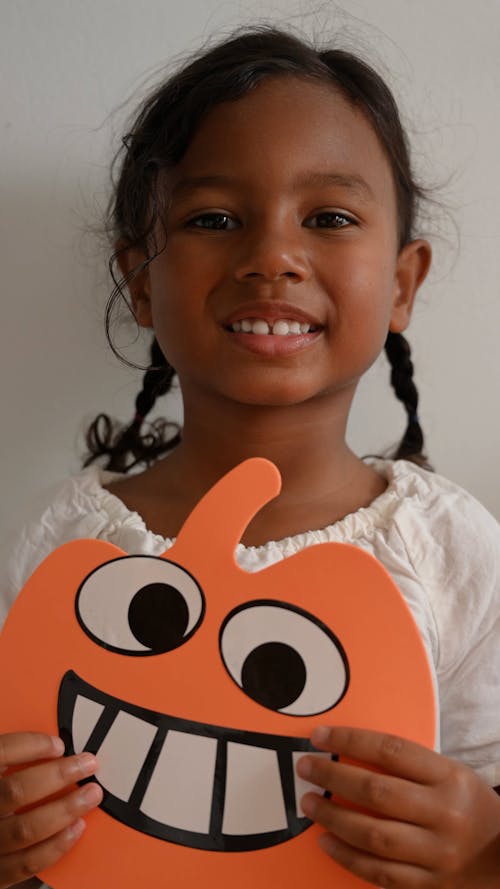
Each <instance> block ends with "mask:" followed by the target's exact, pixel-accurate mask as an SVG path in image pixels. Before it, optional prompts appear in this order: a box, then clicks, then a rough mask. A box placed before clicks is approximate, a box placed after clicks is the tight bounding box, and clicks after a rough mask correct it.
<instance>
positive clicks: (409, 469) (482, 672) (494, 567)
mask: <svg viewBox="0 0 500 889" xmlns="http://www.w3.org/2000/svg"><path fill="white" fill-rule="evenodd" d="M373 466H374V468H375V469H376V470H377V471H378V472H379V473H380V474H381V475H383V476H384V477H385V478H386V479H387V483H388V486H387V488H386V490H385V491H384V493H383V494H381V495H380V496H379V497H377V498H376V500H374V501H373V503H371V504H370V506H368V507H365V508H362V509H360V510H358V511H357V512H355V513H352V514H350V515H347V516H346V517H345V518H343V519H342V520H341V521H338V522H335V524H333V525H329V526H328V527H326V528H322V529H320V530H316V531H308V532H306V533H303V534H297V535H295V536H293V537H286V538H284V539H283V540H278V541H270V542H268V543H266V544H264V545H262V546H256V547H253V546H251V547H244V546H243V545H242V544H240V545H239V546H238V549H237V559H238V562H239V564H240V565H241V567H242V568H244V569H246V570H247V571H258V570H260V569H262V568H265V567H267V566H268V565H271V564H272V563H274V562H277V561H279V560H281V559H285V558H287V557H288V556H291V555H293V554H294V553H296V552H298V551H299V550H301V549H303V548H304V547H306V546H312V545H313V544H316V543H324V542H327V541H337V542H347V543H351V544H354V545H355V546H359V547H361V548H363V549H365V550H367V551H368V552H370V553H371V554H372V555H374V556H375V557H376V558H377V559H378V560H379V561H380V562H382V564H383V565H384V566H385V567H386V569H387V570H388V571H389V572H390V574H391V575H392V577H393V579H394V581H395V582H396V584H397V585H398V587H399V589H400V590H401V592H402V594H403V596H404V597H405V599H406V601H407V602H408V605H409V607H410V608H411V611H412V613H413V616H414V618H415V620H416V622H417V625H418V627H419V629H420V632H421V634H422V638H423V641H424V644H425V647H426V650H427V652H428V655H429V660H430V663H431V668H432V669H433V671H434V680H435V683H436V689H437V695H438V707H439V717H440V720H439V721H440V735H441V750H442V752H443V753H444V754H446V755H447V756H451V757H453V758H455V759H459V760H462V761H463V762H465V763H467V764H468V765H469V766H470V767H471V768H473V769H474V770H475V771H476V772H478V773H479V774H480V775H481V776H482V777H483V778H484V780H485V781H487V782H488V783H489V784H491V785H492V786H495V785H500V525H499V524H498V523H497V522H496V520H495V519H494V518H493V517H492V516H491V515H490V514H489V513H488V512H487V511H486V510H485V509H484V507H482V506H481V504H480V503H478V502H477V500H475V499H474V498H473V497H472V496H471V495H470V494H468V493H467V492H466V491H464V490H463V489H462V488H460V487H458V486H457V485H455V484H453V483H452V482H449V481H447V480H446V479H444V478H442V477H441V476H439V475H435V474H434V473H430V472H427V471H425V470H423V469H420V468H418V467H417V466H415V465H414V464H412V463H408V462H406V461H404V460H398V461H395V462H393V461H391V460H380V461H375V462H374V463H373ZM117 477H118V476H117V475H116V474H112V473H109V472H106V471H104V470H102V469H99V468H98V467H96V466H92V467H89V468H88V469H86V470H84V471H83V472H81V473H79V474H78V475H76V476H74V477H72V478H69V479H67V480H65V481H63V482H62V483H60V484H58V485H57V486H56V487H55V488H53V489H52V491H51V493H50V498H49V499H48V500H47V502H45V503H44V504H43V505H40V506H39V507H38V509H36V510H34V511H33V516H32V519H31V521H29V523H28V524H27V525H26V527H25V528H24V530H23V532H22V533H21V535H20V537H19V539H18V541H17V544H16V546H15V547H14V550H13V552H12V556H11V558H10V561H9V565H8V566H7V572H6V573H7V578H6V580H5V582H4V585H3V587H1V588H0V626H1V625H2V623H3V621H4V619H5V616H6V614H7V611H8V609H9V607H10V605H11V604H12V602H13V601H14V598H15V597H16V595H17V593H18V592H19V591H20V589H21V588H22V586H23V585H24V583H25V582H26V580H27V579H28V577H29V576H30V575H31V574H32V572H33V571H34V570H35V568H36V567H37V566H38V565H39V564H40V562H41V561H42V560H43V559H44V558H45V557H46V556H47V555H48V554H49V553H50V552H51V551H52V550H53V549H55V548H56V547H57V546H59V545H60V544H62V543H65V542H68V541H70V540H74V539H76V538H84V537H87V538H98V539H100V540H108V541H110V542H111V543H114V544H115V545H116V546H119V547H121V549H123V550H124V551H125V552H126V553H128V554H147V555H160V554H161V553H163V552H164V551H165V550H166V549H168V548H169V547H170V546H171V545H172V544H173V542H174V541H173V540H172V539H165V538H163V537H161V536H160V535H158V534H154V533H153V532H152V531H150V530H149V529H148V528H147V527H146V525H145V523H144V521H143V519H142V518H141V516H140V515H138V514H137V513H136V512H131V511H130V510H129V509H127V507H126V506H125V504H124V503H122V501H121V500H119V499H118V498H117V497H115V496H114V494H111V493H110V492H109V491H107V490H106V489H105V488H104V487H103V484H108V483H109V482H110V481H112V480H113V479H114V478H117Z"/></svg>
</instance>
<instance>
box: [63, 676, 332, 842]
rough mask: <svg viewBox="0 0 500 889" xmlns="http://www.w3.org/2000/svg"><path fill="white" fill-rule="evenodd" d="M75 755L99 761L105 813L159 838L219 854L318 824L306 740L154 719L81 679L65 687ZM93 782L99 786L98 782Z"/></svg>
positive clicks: (66, 731)
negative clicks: (306, 810)
mask: <svg viewBox="0 0 500 889" xmlns="http://www.w3.org/2000/svg"><path fill="white" fill-rule="evenodd" d="M58 721H59V731H60V733H61V737H62V738H63V739H64V741H65V744H66V753H67V755H71V754H73V753H80V752H82V751H83V750H89V751H90V752H92V753H95V754H97V755H98V756H99V762H100V768H99V771H98V773H97V780H98V783H99V784H100V785H101V786H102V788H103V791H104V798H103V801H102V803H101V806H100V808H101V809H103V810H104V811H105V812H107V813H108V814H109V815H111V816H112V817H113V818H116V819H117V820H118V821H121V822H122V823H124V824H127V825H128V826H129V827H132V828H134V829H135V830H139V831H141V832H142V833H147V834H150V835H151V836H154V837H158V838H159V839H163V840H167V841H168V842H171V843H177V844H179V845H182V846H190V847H192V848H196V849H205V850H211V851H220V852H243V851H253V850H255V849H264V848H268V847H270V846H275V845H277V844H279V843H284V842H286V841H287V840H290V839H292V838H293V837H296V836H298V834H300V833H302V832H303V831H304V830H306V829H307V828H308V827H309V826H310V824H311V821H310V820H309V819H308V818H305V817H304V816H303V815H302V814H301V812H300V808H299V803H300V798H301V796H302V795H303V794H304V793H305V792H306V791H307V790H310V789H315V790H319V788H313V786H312V785H311V784H308V783H307V782H305V781H303V780H302V779H300V778H299V777H298V776H297V775H296V774H295V764H296V761H297V759H298V758H299V757H300V756H302V754H303V753H305V752H314V753H315V755H316V756H321V757H327V758H335V757H330V755H329V754H325V753H318V752H317V751H315V750H314V748H313V747H312V746H311V744H310V742H309V741H308V740H307V739H305V738H293V737H289V736H286V735H285V736H282V735H270V734H263V733H260V732H245V731H241V730H238V729H231V728H221V727H219V726H214V725H210V724H208V723H202V722H193V721H191V720H186V719H180V718H178V717H173V716H167V715H165V714H162V713H156V712H155V711H153V710H146V709H143V708H141V707H137V706H135V705H133V704H129V703H127V702H126V701H122V700H120V699H119V698H115V697H111V696H110V695H106V694H104V693H103V692H102V691H100V690H99V689H97V688H94V687H93V686H92V685H89V684H88V683H87V682H85V681H84V680H83V679H81V678H80V677H79V676H77V674H76V673H74V672H73V671H71V670H70V671H68V672H67V673H66V674H65V675H64V677H63V679H62V682H61V686H60V689H59V702H58ZM91 780H93V779H91Z"/></svg>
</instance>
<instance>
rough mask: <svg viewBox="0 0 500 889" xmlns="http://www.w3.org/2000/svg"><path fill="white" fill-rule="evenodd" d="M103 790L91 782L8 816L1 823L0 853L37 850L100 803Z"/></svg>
mask: <svg viewBox="0 0 500 889" xmlns="http://www.w3.org/2000/svg"><path fill="white" fill-rule="evenodd" d="M102 795H103V794H102V789H101V787H100V786H99V784H96V783H95V782H91V783H90V784H85V785H84V786H83V787H79V788H78V790H75V791H73V792H72V793H68V794H66V796H63V797H60V798H59V799H56V800H52V801H51V802H50V803H46V804H45V805H43V806H37V808H36V809H31V810H30V811H29V812H23V814H22V815H10V816H8V817H6V818H2V819H1V820H0V850H1V851H2V853H3V854H4V855H8V854H9V853H11V852H18V851H19V850H20V849H27V848H28V847H30V846H36V845H37V844H38V843H41V842H43V841H44V840H48V839H49V838H50V837H52V836H55V835H56V834H58V833H60V832H61V831H62V830H65V829H66V828H68V827H69V826H70V825H71V824H73V822H74V821H77V820H78V818H80V817H81V816H82V815H85V814H87V812H89V811H90V810H91V809H94V808H95V807H96V806H98V805H99V803H100V802H101V801H102Z"/></svg>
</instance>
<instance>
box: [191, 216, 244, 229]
mask: <svg viewBox="0 0 500 889" xmlns="http://www.w3.org/2000/svg"><path fill="white" fill-rule="evenodd" d="M188 225H189V226H192V227H193V228H206V229H209V230H210V231H232V230H233V229H235V228H237V225H238V224H237V222H236V220H235V219H233V218H232V217H231V216H228V215H227V213H201V214H200V215H199V216H194V217H193V218H192V219H190V220H189V223H188Z"/></svg>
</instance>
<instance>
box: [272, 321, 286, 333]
mask: <svg viewBox="0 0 500 889" xmlns="http://www.w3.org/2000/svg"><path fill="white" fill-rule="evenodd" d="M287 333H290V325H289V323H288V321H275V322H274V324H273V334H274V336H286V335H287Z"/></svg>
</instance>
